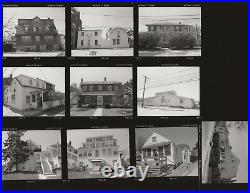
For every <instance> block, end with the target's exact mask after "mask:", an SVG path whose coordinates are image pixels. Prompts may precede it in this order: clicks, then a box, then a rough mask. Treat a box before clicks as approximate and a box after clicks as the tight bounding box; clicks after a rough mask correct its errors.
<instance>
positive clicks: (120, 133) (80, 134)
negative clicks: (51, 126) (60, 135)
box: [67, 128, 129, 156]
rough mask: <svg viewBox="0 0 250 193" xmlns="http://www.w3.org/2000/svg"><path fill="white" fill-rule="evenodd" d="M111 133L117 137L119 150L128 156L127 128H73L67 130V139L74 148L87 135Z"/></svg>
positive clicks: (78, 145) (82, 141) (80, 143)
mask: <svg viewBox="0 0 250 193" xmlns="http://www.w3.org/2000/svg"><path fill="white" fill-rule="evenodd" d="M106 135H113V137H114V139H117V144H118V145H119V146H120V149H119V150H120V151H123V153H124V155H126V156H129V129H126V128H122V129H121V128H115V129H74V130H68V131H67V141H68V142H69V141H71V145H72V146H73V147H74V148H77V149H78V148H79V147H81V146H82V143H85V142H86V138H88V137H99V136H106Z"/></svg>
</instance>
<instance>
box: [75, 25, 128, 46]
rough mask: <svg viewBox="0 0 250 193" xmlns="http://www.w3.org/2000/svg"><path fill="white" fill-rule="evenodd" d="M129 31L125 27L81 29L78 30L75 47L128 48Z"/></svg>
mask: <svg viewBox="0 0 250 193" xmlns="http://www.w3.org/2000/svg"><path fill="white" fill-rule="evenodd" d="M131 44H132V36H131V33H128V30H127V29H125V28H120V27H116V28H108V29H104V28H103V29H93V28H90V29H82V30H80V31H78V40H77V48H78V49H91V48H129V47H130V46H131Z"/></svg>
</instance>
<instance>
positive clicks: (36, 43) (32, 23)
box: [15, 16, 62, 51]
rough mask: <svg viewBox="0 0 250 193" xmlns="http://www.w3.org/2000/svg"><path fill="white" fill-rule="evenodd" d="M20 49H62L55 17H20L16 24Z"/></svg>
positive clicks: (17, 46)
mask: <svg viewBox="0 0 250 193" xmlns="http://www.w3.org/2000/svg"><path fill="white" fill-rule="evenodd" d="M15 36H16V49H17V50H18V51H56V50H60V49H62V45H61V44H62V43H61V37H60V35H59V34H58V31H57V29H56V26H55V23H54V19H51V18H46V19H41V18H39V17H38V16H36V17H34V18H33V19H18V24H17V26H16V35H15Z"/></svg>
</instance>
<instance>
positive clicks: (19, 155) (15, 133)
mask: <svg viewBox="0 0 250 193" xmlns="http://www.w3.org/2000/svg"><path fill="white" fill-rule="evenodd" d="M24 132H25V131H23V130H16V129H15V130H10V131H8V133H7V135H8V138H7V139H6V140H5V141H4V142H3V161H4V162H5V163H7V164H6V165H5V169H6V170H5V171H4V172H7V173H9V172H10V171H12V170H13V167H14V166H15V169H16V172H18V171H19V168H18V164H20V163H23V162H25V161H27V160H28V158H29V156H30V153H31V152H30V151H29V146H28V143H27V142H26V141H23V140H22V139H21V137H22V136H23V135H24Z"/></svg>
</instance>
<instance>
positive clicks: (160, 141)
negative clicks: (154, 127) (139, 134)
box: [142, 132, 172, 148]
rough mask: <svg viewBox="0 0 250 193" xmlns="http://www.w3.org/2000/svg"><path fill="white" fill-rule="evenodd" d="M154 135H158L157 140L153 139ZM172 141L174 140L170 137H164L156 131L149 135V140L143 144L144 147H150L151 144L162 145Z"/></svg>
mask: <svg viewBox="0 0 250 193" xmlns="http://www.w3.org/2000/svg"><path fill="white" fill-rule="evenodd" d="M153 137H156V141H155V142H153V141H152V138H153ZM171 142H172V141H171V140H170V139H168V138H166V137H163V136H162V135H160V134H158V133H156V132H154V133H152V134H151V135H150V136H149V137H148V139H147V141H146V142H145V143H144V144H143V146H142V147H143V148H146V147H150V146H155V145H160V144H167V143H171Z"/></svg>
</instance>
